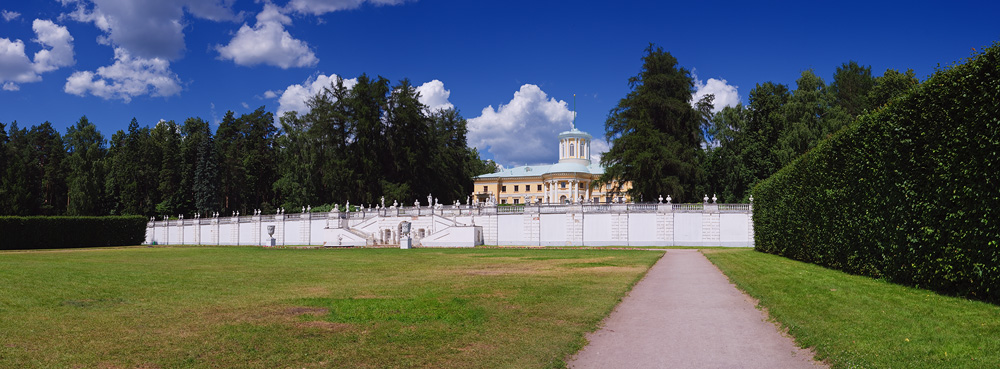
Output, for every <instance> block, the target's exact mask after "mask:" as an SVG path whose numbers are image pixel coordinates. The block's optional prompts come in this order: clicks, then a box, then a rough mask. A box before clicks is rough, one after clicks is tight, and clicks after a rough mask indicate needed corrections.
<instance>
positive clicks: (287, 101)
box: [264, 74, 358, 118]
mask: <svg viewBox="0 0 1000 369" xmlns="http://www.w3.org/2000/svg"><path fill="white" fill-rule="evenodd" d="M336 82H337V75H336V74H331V75H329V76H325V75H322V74H320V75H318V76H315V77H309V79H307V80H306V81H305V82H304V83H302V84H300V85H298V84H296V85H291V86H288V88H286V89H285V91H284V92H282V93H281V97H280V98H278V114H276V115H275V118H277V117H280V116H282V115H284V114H285V112H289V111H295V112H298V113H299V114H300V115H302V114H306V113H308V112H309V106H308V105H306V102H307V101H309V99H310V98H312V97H313V96H316V94H318V93H320V92H321V91H323V88H326V87H330V86H331V85H332V84H333V83H336ZM357 83H358V80H357V78H351V79H345V80H344V87H347V88H348V89H351V88H352V87H354V85H356V84H357ZM268 92H272V91H267V92H264V96H265V97H266V96H268ZM272 94H273V95H276V94H275V93H273V92H272Z"/></svg>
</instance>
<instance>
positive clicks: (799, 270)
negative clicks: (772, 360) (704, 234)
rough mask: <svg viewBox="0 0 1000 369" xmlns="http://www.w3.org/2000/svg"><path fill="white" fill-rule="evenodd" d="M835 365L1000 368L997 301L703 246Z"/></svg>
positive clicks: (803, 343)
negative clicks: (975, 299) (953, 294)
mask: <svg viewBox="0 0 1000 369" xmlns="http://www.w3.org/2000/svg"><path fill="white" fill-rule="evenodd" d="M704 253H705V254H706V256H708V258H709V259H710V260H711V261H712V262H713V263H715V264H716V265H717V266H718V267H719V269H721V270H722V271H723V272H724V273H725V274H726V275H728V276H729V278H730V280H732V281H733V282H734V283H735V284H736V285H737V286H739V287H740V288H741V289H743V290H744V291H746V292H747V293H748V294H749V295H751V296H753V297H755V298H757V299H758V300H759V301H760V306H762V307H764V308H766V309H767V311H768V312H769V313H770V315H771V317H772V318H773V319H774V320H776V321H778V322H780V323H781V324H782V325H783V326H785V327H787V328H788V330H789V333H791V334H792V335H793V336H794V337H795V340H796V341H797V342H798V343H799V344H800V346H803V347H812V348H814V350H815V351H816V353H817V359H820V360H824V361H826V362H828V363H830V364H831V365H832V366H833V367H834V368H997V367H1000V307H998V306H995V305H991V304H986V303H982V302H976V301H968V300H965V299H960V298H953V297H946V296H940V295H937V294H935V293H933V292H929V291H926V290H921V289H916V288H908V287H903V286H898V285H894V284H890V283H886V282H882V281H878V280H873V279H871V278H866V277H859V276H852V275H848V274H845V273H842V272H838V271H834V270H829V269H825V268H822V267H819V266H816V265H812V264H806V263H801V262H797V261H793V260H789V259H786V258H782V257H778V256H774V255H769V254H764V253H759V252H756V251H752V250H705V251H704Z"/></svg>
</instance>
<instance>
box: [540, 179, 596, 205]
mask: <svg viewBox="0 0 1000 369" xmlns="http://www.w3.org/2000/svg"><path fill="white" fill-rule="evenodd" d="M560 182H567V185H566V188H560V187H559V183H560ZM581 184H583V188H584V189H583V191H581V190H580V185H581ZM542 187H543V189H544V190H545V194H544V197H543V200H544V201H543V202H547V203H561V202H562V201H561V200H560V198H561V197H562V196H566V199H568V200H570V202H571V203H574V204H575V203H578V202H580V198H581V197H582V198H583V200H584V201H586V200H587V199H589V198H590V196H591V191H590V181H588V180H581V179H576V178H574V179H549V180H546V181H545V185H544V186H542Z"/></svg>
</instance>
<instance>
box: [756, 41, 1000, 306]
mask: <svg viewBox="0 0 1000 369" xmlns="http://www.w3.org/2000/svg"><path fill="white" fill-rule="evenodd" d="M753 195H754V197H755V202H754V215H753V217H754V230H755V241H756V248H757V250H759V251H764V252H768V253H772V254H778V255H783V256H786V257H789V258H793V259H797V260H802V261H806V262H811V263H816V264H819V265H823V266H826V267H830V268H835V269H840V270H843V271H846V272H850V273H855V274H861V275H867V276H872V277H876V278H885V279H886V280H889V281H892V282H895V283H900V284H906V285H913V286H917V287H921V288H926V289H931V290H935V291H939V292H941V293H945V294H951V295H958V296H966V297H970V298H975V299H980V300H986V301H991V302H1000V250H998V249H1000V213H998V209H1000V44H994V46H993V47H991V48H989V49H987V50H985V51H984V52H982V53H981V54H977V55H975V56H973V57H972V58H970V59H969V60H968V61H967V62H966V63H964V64H962V65H957V66H954V67H952V68H950V69H946V70H941V71H938V72H937V73H935V74H934V75H933V76H932V77H931V78H930V79H928V80H927V81H925V82H924V83H922V84H921V85H920V86H918V87H916V88H915V89H914V90H913V91H911V92H910V93H908V94H906V95H904V96H902V97H900V98H897V99H895V100H893V101H891V102H890V103H889V104H888V105H887V106H885V107H884V108H882V109H879V110H876V111H874V112H872V113H869V114H867V115H864V116H861V117H860V118H859V119H858V120H857V121H855V122H854V123H853V124H852V125H850V126H849V127H847V128H846V129H845V130H843V131H841V132H839V133H838V134H837V135H835V136H833V137H832V138H831V139H829V140H826V141H825V142H822V143H821V144H819V145H818V146H817V147H816V148H815V149H813V150H812V151H810V152H808V153H806V154H805V155H803V156H802V157H800V158H799V159H798V160H796V161H795V162H793V163H792V164H790V165H788V166H787V167H785V168H783V169H782V170H780V171H779V172H778V173H776V174H775V175H774V176H772V177H771V178H769V179H767V180H765V181H763V182H761V183H760V184H759V185H758V186H757V187H755V188H754V190H753Z"/></svg>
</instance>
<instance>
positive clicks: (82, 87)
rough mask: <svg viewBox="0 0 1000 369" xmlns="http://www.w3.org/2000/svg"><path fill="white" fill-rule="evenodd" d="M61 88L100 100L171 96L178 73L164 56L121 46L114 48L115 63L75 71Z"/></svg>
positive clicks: (177, 86)
mask: <svg viewBox="0 0 1000 369" xmlns="http://www.w3.org/2000/svg"><path fill="white" fill-rule="evenodd" d="M63 90H64V91H66V92H67V93H71V94H74V95H79V96H84V95H86V94H87V93H90V94H91V95H94V96H98V97H101V98H103V99H121V100H123V101H125V102H129V101H132V98H133V97H136V96H142V95H150V96H164V97H165V96H171V95H176V94H177V93H179V92H180V91H181V86H180V82H179V81H178V79H177V75H176V74H174V73H173V72H172V71H171V70H170V62H169V61H167V60H166V59H161V58H152V59H145V58H139V57H133V56H132V55H131V54H129V52H128V51H127V50H125V49H124V48H115V63H114V64H112V65H109V66H106V67H100V68H97V72H96V73H95V72H90V71H82V72H75V73H73V75H71V76H69V78H67V79H66V85H65V86H64V87H63Z"/></svg>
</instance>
